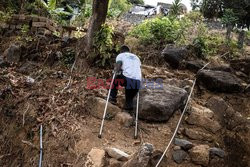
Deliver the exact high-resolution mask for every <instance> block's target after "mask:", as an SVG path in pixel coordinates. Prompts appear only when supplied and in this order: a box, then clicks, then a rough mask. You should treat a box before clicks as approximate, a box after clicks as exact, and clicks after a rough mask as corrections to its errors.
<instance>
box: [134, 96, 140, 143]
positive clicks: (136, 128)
mask: <svg viewBox="0 0 250 167" xmlns="http://www.w3.org/2000/svg"><path fill="white" fill-rule="evenodd" d="M138 114H139V92H138V94H137V104H136V113H135V139H137V137H138Z"/></svg>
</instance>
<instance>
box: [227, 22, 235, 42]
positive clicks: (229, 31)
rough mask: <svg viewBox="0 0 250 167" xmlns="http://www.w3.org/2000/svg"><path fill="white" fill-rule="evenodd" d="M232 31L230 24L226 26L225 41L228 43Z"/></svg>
mask: <svg viewBox="0 0 250 167" xmlns="http://www.w3.org/2000/svg"><path fill="white" fill-rule="evenodd" d="M232 31H233V26H232V25H231V24H228V25H227V34H226V41H227V42H228V43H229V42H230V41H231V33H232Z"/></svg>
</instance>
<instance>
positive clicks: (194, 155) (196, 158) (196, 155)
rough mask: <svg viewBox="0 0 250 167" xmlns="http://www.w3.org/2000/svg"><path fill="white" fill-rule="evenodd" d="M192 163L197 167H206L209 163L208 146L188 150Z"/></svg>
mask: <svg viewBox="0 0 250 167" xmlns="http://www.w3.org/2000/svg"><path fill="white" fill-rule="evenodd" d="M189 153H190V154H189V155H190V157H191V159H192V161H193V162H194V163H195V164H197V165H203V166H207V165H208V163H209V146H208V145H198V146H195V147H193V148H192V149H191V150H189Z"/></svg>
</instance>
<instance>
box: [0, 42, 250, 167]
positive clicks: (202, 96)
mask: <svg viewBox="0 0 250 167" xmlns="http://www.w3.org/2000/svg"><path fill="white" fill-rule="evenodd" d="M1 43H3V41H1ZM51 43H52V44H53V42H51ZM6 45H7V44H5V45H2V46H3V48H1V52H3V50H5V49H6ZM30 47H33V45H31V46H30ZM50 47H53V48H54V49H52V50H57V49H58V48H59V47H60V46H59V44H58V43H54V44H53V46H52V45H49V46H48V47H46V45H42V46H41V48H39V49H40V53H43V54H44V55H43V54H42V58H41V59H39V61H37V64H35V65H34V64H32V63H31V64H29V63H28V64H27V63H26V65H27V66H25V62H23V65H21V66H20V64H19V65H13V66H10V67H8V68H1V70H0V91H1V99H0V106H1V112H0V126H1V129H0V166H4V167H5V166H6V167H9V166H36V165H37V164H38V160H39V127H40V125H43V128H44V131H43V145H44V150H43V151H44V158H43V165H44V166H48V167H49V166H51V167H52V166H61V167H67V166H76V167H77V166H79V167H80V166H84V163H85V160H86V156H87V154H88V152H89V151H90V150H91V149H92V148H94V147H97V148H105V147H108V146H112V147H116V148H118V149H121V150H124V151H125V152H127V153H129V154H132V153H134V152H135V151H137V150H138V148H139V147H140V145H141V144H142V143H145V142H148V143H151V144H153V145H154V147H155V149H157V150H161V151H163V150H164V149H165V147H166V145H167V144H168V142H169V140H170V138H171V136H172V134H173V132H174V130H175V127H176V124H177V122H178V119H179V117H180V114H181V111H178V112H176V113H175V114H174V116H173V117H172V118H171V119H170V120H169V121H168V122H167V123H148V122H144V121H141V120H140V121H139V138H138V139H136V140H135V139H134V137H133V135H134V127H130V128H125V127H122V126H121V125H120V124H119V123H118V122H117V121H116V120H106V121H105V125H104V131H103V137H102V139H99V138H98V137H97V136H98V132H99V128H100V124H101V120H100V119H96V118H94V117H92V116H91V114H89V113H88V112H87V111H86V108H85V101H86V98H87V97H89V96H91V95H94V96H99V97H103V98H105V97H106V92H107V91H106V90H88V89H86V82H87V80H86V78H87V77H88V76H97V77H98V78H110V77H111V76H110V75H111V71H110V70H102V71H101V70H100V69H96V68H91V69H88V68H85V69H84V70H83V72H81V73H77V72H74V73H73V74H72V84H71V85H70V86H69V87H68V88H67V84H68V80H69V78H70V76H71V74H70V72H69V68H66V67H65V66H62V64H61V63H58V64H54V65H53V66H48V65H46V64H44V62H45V60H46V59H47V58H46V56H45V55H46V54H47V51H46V48H47V50H49V49H50ZM44 49H45V50H44ZM45 53H46V54H45ZM24 67H25V68H24ZM22 68H24V69H22ZM20 69H22V70H21V71H20ZM144 75H145V77H149V78H154V77H164V79H171V78H172V79H178V80H193V79H194V77H195V75H194V74H192V73H191V72H187V71H178V70H172V69H169V68H167V67H165V68H157V69H154V73H144ZM28 76H29V77H32V78H34V79H35V81H34V83H29V82H27V77H28ZM215 95H216V96H220V97H223V99H226V101H227V102H228V103H230V104H231V105H232V106H233V107H234V109H235V110H236V111H238V112H240V113H241V114H242V115H243V116H244V117H249V115H250V111H249V110H250V98H249V95H243V94H230V95H228V94H217V93H211V92H208V91H206V90H200V89H198V88H195V91H194V95H193V100H192V104H193V103H197V104H200V105H205V103H206V101H207V99H208V98H209V97H212V96H215ZM121 96H122V95H121ZM93 105H95V104H93ZM184 127H189V125H187V124H186V123H185V119H184V120H183V123H182V125H181V127H180V131H179V132H178V135H177V136H178V137H179V138H185V136H183V135H182V133H181V130H183V128H184ZM228 133H229V132H228ZM226 134H227V132H226V131H224V130H223V131H221V132H219V133H218V134H215V136H214V137H215V140H214V141H212V142H210V143H209V142H206V144H208V145H210V146H214V145H218V146H220V147H221V148H223V149H227V148H228V146H227V144H226V142H225V141H224V136H225V135H226ZM235 134H236V133H235ZM245 134H247V133H242V136H244V135H245ZM230 139H232V143H233V142H236V145H237V144H238V143H237V141H236V140H233V139H234V138H230ZM193 142H194V143H197V144H199V141H193ZM202 143H205V142H202ZM173 147H174V146H172V147H171V150H170V151H169V152H168V154H167V155H168V165H167V166H171V167H175V166H178V167H190V166H194V167H195V166H196V165H194V164H193V163H190V162H188V161H186V162H184V163H182V164H176V163H174V161H173V160H172V158H171V155H172V154H171V153H172V151H173ZM243 147H244V146H243ZM230 149H232V150H231V152H235V151H237V148H236V147H233V148H230ZM245 155H246V154H244V153H242V154H240V155H239V156H238V158H242V157H243V158H244V156H245ZM232 156H233V155H232ZM248 159H249V157H248ZM234 160H237V161H240V160H239V159H237V158H236V159H234ZM231 161H232V160H228V163H225V162H224V161H222V162H221V163H219V164H218V163H214V165H212V166H233V165H230V164H233V162H231ZM217 162H218V161H217ZM219 162H220V161H219ZM244 162H245V161H244ZM228 164H229V165H228ZM241 164H242V165H244V164H246V163H241Z"/></svg>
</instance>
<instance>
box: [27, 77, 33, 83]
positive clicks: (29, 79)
mask: <svg viewBox="0 0 250 167" xmlns="http://www.w3.org/2000/svg"><path fill="white" fill-rule="evenodd" d="M26 82H27V83H28V84H33V83H34V82H35V79H33V78H31V77H30V76H28V77H27V78H26Z"/></svg>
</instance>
